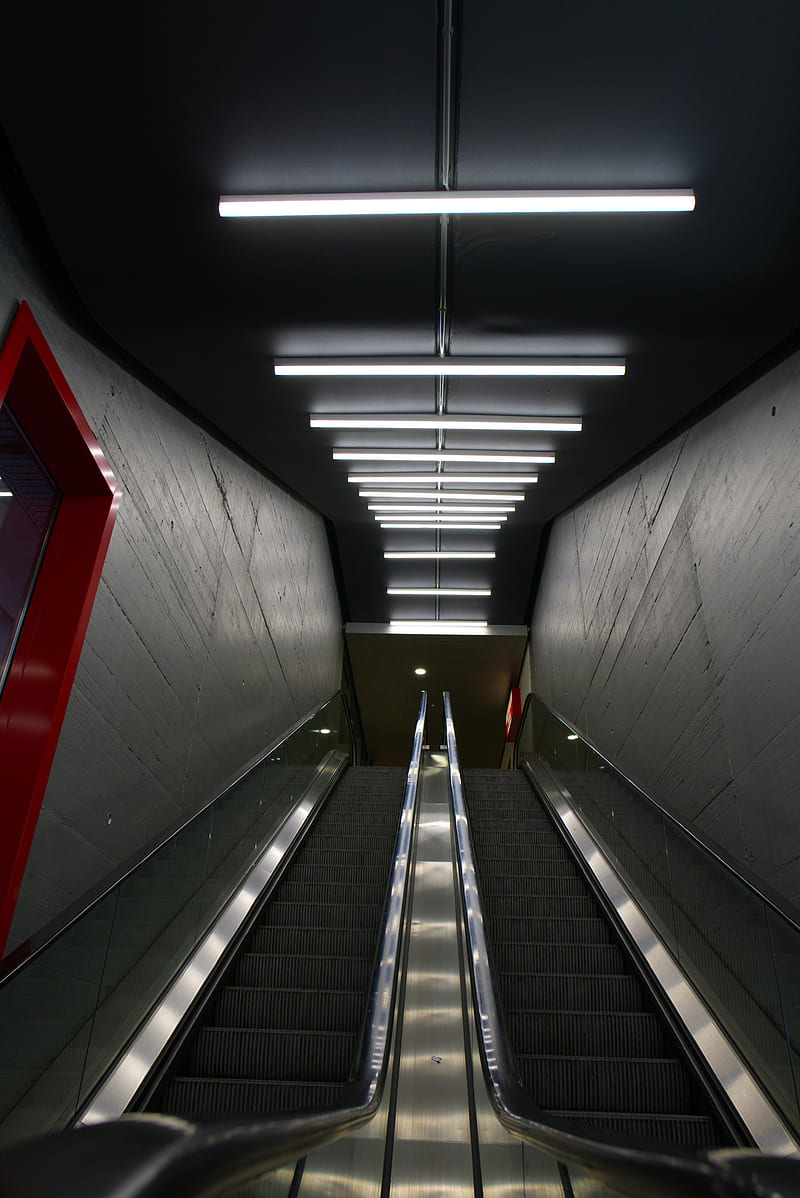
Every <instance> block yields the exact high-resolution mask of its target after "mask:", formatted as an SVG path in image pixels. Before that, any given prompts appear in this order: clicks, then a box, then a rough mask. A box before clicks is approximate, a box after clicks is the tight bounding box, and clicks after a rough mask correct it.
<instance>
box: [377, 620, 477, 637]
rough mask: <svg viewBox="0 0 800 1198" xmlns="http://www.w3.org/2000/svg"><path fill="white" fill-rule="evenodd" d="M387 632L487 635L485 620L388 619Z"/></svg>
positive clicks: (413, 634)
mask: <svg viewBox="0 0 800 1198" xmlns="http://www.w3.org/2000/svg"><path fill="white" fill-rule="evenodd" d="M389 632H394V633H403V632H405V633H408V634H409V635H412V636H441V635H444V636H487V635H488V632H489V626H488V622H487V621H486V620H390V622H389Z"/></svg>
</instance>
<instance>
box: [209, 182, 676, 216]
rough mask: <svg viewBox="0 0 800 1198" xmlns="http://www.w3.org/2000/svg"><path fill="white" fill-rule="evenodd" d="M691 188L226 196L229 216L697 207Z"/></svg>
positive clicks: (223, 202)
mask: <svg viewBox="0 0 800 1198" xmlns="http://www.w3.org/2000/svg"><path fill="white" fill-rule="evenodd" d="M694 207H695V196H694V192H693V191H692V190H691V189H688V188H666V189H657V190H654V189H652V188H651V189H647V190H641V189H638V190H634V191H619V190H610V189H607V188H601V189H599V190H580V191H573V190H569V191H406V192H393V191H388V192H349V193H330V192H328V193H321V194H317V195H223V196H220V198H219V214H220V216H223V217H281V216H283V217H286V216H311V217H315V216H316V217H320V216H442V215H447V216H471V215H483V214H486V215H538V214H548V213H564V214H581V213H583V214H585V213H612V212H615V213H632V212H692V211H693V210H694Z"/></svg>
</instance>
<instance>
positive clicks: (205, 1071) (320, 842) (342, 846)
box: [143, 766, 406, 1118]
mask: <svg viewBox="0 0 800 1198" xmlns="http://www.w3.org/2000/svg"><path fill="white" fill-rule="evenodd" d="M405 782H406V770H405V769H402V768H382V767H374V766H372V767H353V768H350V769H348V770H347V771H346V772H345V774H344V775H343V776H342V778H341V780H340V781H339V783H338V785H337V786H336V787H335V789H334V790H333V792H332V794H331V795H330V797H329V798H328V800H327V802H326V803H325V805H324V807H323V808H322V810H321V811H320V813H319V814H318V815H317V817H316V819H315V821H314V824H313V827H312V828H311V830H310V832H309V834H308V835H307V836H306V837H305V838H304V840H303V841H302V843H301V844H300V846H299V848H298V849H297V851H296V852H295V854H294V856H293V857H292V860H291V861H290V863H289V865H288V867H287V868H286V870H285V871H284V873H283V876H282V878H281V880H280V881H279V883H278V885H277V886H276V887H275V889H274V891H273V893H272V895H271V897H270V900H269V901H268V902H267V904H266V905H265V907H264V909H263V910H262V911H261V913H260V915H259V917H258V919H257V921H256V923H255V925H254V926H253V928H252V929H251V930H250V932H249V933H248V935H247V937H246V938H245V941H244V943H243V945H242V947H241V948H240V949H239V950H238V952H237V953H236V955H235V956H234V958H233V960H232V961H231V963H230V964H229V966H228V967H227V969H226V970H225V974H224V976H223V978H222V980H221V982H220V983H219V985H218V986H217V987H216V989H215V990H214V992H213V994H212V996H211V997H210V998H209V999H208V1000H207V1001H206V1003H205V1005H204V1008H203V1009H202V1011H201V1012H200V1015H199V1018H197V1019H196V1020H195V1022H194V1025H193V1027H192V1029H191V1031H190V1032H189V1034H188V1035H187V1036H186V1037H185V1039H184V1041H183V1044H182V1045H181V1048H180V1050H179V1051H178V1053H177V1054H176V1056H175V1057H174V1059H173V1061H172V1063H171V1065H170V1067H169V1069H168V1071H167V1074H166V1076H162V1078H161V1080H160V1081H159V1084H158V1086H157V1088H156V1089H155V1092H151V1096H150V1097H147V1098H145V1099H144V1100H143V1101H144V1107H145V1109H147V1110H149V1111H158V1112H160V1113H163V1114H170V1115H181V1116H185V1117H187V1118H194V1117H197V1118H211V1117H215V1116H235V1115H253V1114H256V1115H258V1114H274V1113H276V1112H279V1111H298V1110H303V1109H314V1108H331V1107H335V1106H336V1105H337V1104H338V1102H339V1099H340V1095H341V1094H342V1091H343V1089H344V1087H345V1085H346V1084H347V1082H348V1081H349V1080H350V1077H351V1073H352V1070H353V1068H354V1066H355V1064H356V1063H357V1056H358V1050H359V1047H360V1040H361V1035H362V1032H363V1026H364V1017H365V1011H366V1007H367V1003H368V998H369V993H370V987H371V982H372V976H373V971H374V966H375V959H376V953H377V950H378V947H379V943H380V935H381V932H382V928H383V916H384V906H385V900H386V893H387V886H388V883H389V879H390V875H391V868H392V863H393V859H394V846H395V838H396V835H397V829H398V824H399V820H400V813H401V809H402V804H403V796H404V789H405Z"/></svg>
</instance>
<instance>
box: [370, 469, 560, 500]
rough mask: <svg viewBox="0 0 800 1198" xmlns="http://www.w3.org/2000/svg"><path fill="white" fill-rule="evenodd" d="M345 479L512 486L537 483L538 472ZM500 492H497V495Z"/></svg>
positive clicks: (396, 483)
mask: <svg viewBox="0 0 800 1198" xmlns="http://www.w3.org/2000/svg"><path fill="white" fill-rule="evenodd" d="M347 481H348V482H349V483H356V484H357V485H358V486H361V485H362V484H365V483H369V484H374V485H376V486H402V485H406V484H407V485H408V486H410V487H416V486H419V485H420V484H422V485H423V486H424V485H427V484H430V483H436V484H445V483H456V484H458V485H459V486H465V485H466V486H473V485H475V484H479V485H481V486H514V487H521V486H527V485H528V484H533V483H538V481H539V475H538V474H434V473H433V472H432V471H431V472H430V473H428V474H413V473H410V472H409V473H408V474H348V476H347ZM499 494H500V492H498V495H499Z"/></svg>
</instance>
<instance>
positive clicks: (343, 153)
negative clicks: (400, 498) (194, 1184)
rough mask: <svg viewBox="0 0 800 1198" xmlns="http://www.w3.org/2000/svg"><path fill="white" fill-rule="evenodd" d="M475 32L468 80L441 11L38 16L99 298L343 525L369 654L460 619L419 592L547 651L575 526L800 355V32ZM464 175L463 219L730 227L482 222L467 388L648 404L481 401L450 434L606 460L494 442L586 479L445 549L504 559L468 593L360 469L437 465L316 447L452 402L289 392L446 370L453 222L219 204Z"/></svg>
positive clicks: (46, 93)
mask: <svg viewBox="0 0 800 1198" xmlns="http://www.w3.org/2000/svg"><path fill="white" fill-rule="evenodd" d="M442 3H443V4H445V3H446V0H442ZM453 23H454V37H453V41H452V46H453V49H454V58H453V64H452V71H448V70H443V69H441V66H440V62H441V58H442V52H443V47H445V46H446V45H447V44H448V43H447V39H446V38H445V37H443V34H442V29H441V21H440V13H439V10H438V9H437V4H436V2H435V0H425V2H423V0H404V3H403V4H394V5H375V4H372V3H366V2H365V0H344V3H340V4H337V5H331V4H328V3H325V4H323V3H321V2H320V0H309V2H308V3H306V4H303V5H288V4H281V5H279V4H277V3H269V2H267V3H264V2H263V0H262V2H261V3H254V2H253V0H231V2H230V3H228V4H227V5H226V6H225V7H224V9H223V10H219V9H218V8H216V7H212V6H211V5H199V6H198V5H196V6H194V7H187V6H186V5H185V4H178V3H176V2H175V0H160V2H159V3H157V4H156V3H144V4H139V5H127V6H125V5H123V6H121V7H120V6H115V5H109V4H108V3H107V0H104V2H103V3H99V2H97V0H86V2H84V3H80V2H79V3H78V4H77V5H63V4H54V3H50V4H45V5H44V6H41V5H39V6H33V5H15V6H13V11H11V12H10V13H8V14H5V16H4V42H5V44H6V46H7V47H9V48H10V52H9V53H7V54H6V56H5V61H4V65H3V71H2V72H0V124H2V126H3V128H4V130H5V133H6V135H7V138H8V140H9V143H10V145H11V148H12V151H13V154H14V156H15V158H16V160H17V162H18V164H19V167H20V169H21V172H22V174H23V176H24V178H25V180H26V182H27V184H28V187H29V189H30V191H31V193H32V196H33V199H34V202H35V204H36V206H37V207H38V210H39V212H40V214H41V216H42V218H43V220H44V222H45V225H46V227H47V230H48V232H49V235H50V237H51V238H52V241H53V244H54V246H55V248H56V251H57V253H58V255H59V256H60V258H61V261H62V262H63V264H64V266H65V268H66V270H67V272H68V274H69V276H70V278H71V280H72V282H73V284H74V286H75V288H76V290H77V292H78V294H79V296H80V297H81V299H82V300H83V302H84V303H85V305H86V306H87V308H88V309H89V311H90V313H91V314H92V316H93V317H94V318H95V320H96V321H97V322H98V323H99V325H100V326H101V327H102V328H103V329H104V330H105V332H106V333H107V334H108V335H109V336H110V337H111V338H113V339H114V340H115V341H116V342H117V343H119V344H120V345H121V346H122V347H124V349H125V350H126V351H128V352H129V353H130V354H132V355H133V356H134V357H135V358H136V359H138V360H139V361H140V362H141V363H143V364H144V365H145V366H146V367H147V368H148V369H149V370H150V371H152V372H153V373H154V374H155V375H156V376H158V377H159V378H160V379H162V380H163V381H164V382H165V383H166V384H168V385H169V387H171V388H172V389H173V390H174V391H175V392H177V394H178V395H179V396H181V397H182V399H183V400H185V401H186V402H187V403H188V404H189V405H191V406H192V407H193V408H194V409H196V410H197V412H199V413H200V414H201V415H202V416H203V417H204V418H206V419H207V420H210V421H211V422H213V423H214V424H215V425H217V426H218V427H219V428H220V429H221V430H223V432H224V433H225V434H227V436H228V437H230V438H232V439H233V441H235V442H236V443H238V444H239V445H240V446H242V447H243V448H244V449H245V450H246V451H247V453H248V454H249V455H251V457H253V458H255V459H256V460H257V461H259V462H261V463H262V464H263V465H264V466H265V467H266V468H267V469H268V470H269V471H271V472H272V473H273V474H274V475H276V476H278V477H279V478H280V479H282V480H283V481H284V482H285V483H287V484H288V485H289V486H290V487H291V488H293V489H294V490H295V491H296V492H297V493H298V494H300V495H301V496H303V497H304V498H305V499H306V500H308V502H310V503H311V504H312V505H313V506H314V507H315V508H317V509H318V510H319V511H320V512H322V513H323V514H324V515H325V516H326V517H328V518H329V520H330V521H331V522H332V525H333V528H334V530H335V542H336V545H337V546H338V554H339V558H340V565H341V577H342V580H343V590H344V603H345V615H346V618H347V619H349V620H351V621H356V622H376V623H383V622H385V621H387V620H389V619H391V618H397V617H413V618H417V617H432V616H433V615H434V613H435V607H434V605H435V603H436V600H433V599H429V598H422V597H418V598H398V597H390V596H387V594H386V588H387V586H390V585H393V586H398V585H399V586H431V585H433V584H434V582H435V581H438V583H439V585H442V586H449V587H459V586H471V587H482V588H485V589H491V591H492V594H491V597H490V598H484V599H470V600H457V599H442V600H440V601H439V615H441V616H442V617H443V618H445V617H456V616H460V617H470V618H482V619H486V620H488V621H489V622H490V624H503V625H512V624H517V625H519V624H523V623H525V622H526V621H527V620H528V618H529V616H530V611H531V602H532V586H533V583H534V578H535V569H536V561H537V553H538V548H539V544H540V538H541V534H542V530H543V529H544V528H545V526H546V525H547V523H548V522H549V521H550V520H551V519H552V518H553V517H554V516H555V515H557V514H558V513H559V512H561V511H563V510H564V509H565V508H566V507H568V506H569V505H570V504H572V503H573V502H575V501H576V500H577V499H578V498H579V497H580V496H582V495H583V494H585V493H586V492H587V491H588V490H590V489H591V488H593V487H594V486H596V485H597V484H598V483H599V482H601V481H602V480H603V479H605V478H607V477H608V476H609V475H610V474H612V473H613V472H615V471H616V470H618V469H619V468H620V467H621V466H622V465H623V464H624V463H625V462H626V461H627V460H629V459H630V458H631V457H632V456H634V455H636V454H638V453H640V452H641V451H642V450H643V449H644V448H645V447H646V446H647V445H648V444H650V443H651V442H652V441H654V440H655V439H657V438H658V437H660V436H661V435H662V434H663V433H664V432H665V431H666V430H667V429H669V428H670V427H671V426H673V425H674V424H675V423H676V422H678V421H680V420H681V419H683V418H684V417H685V416H686V415H687V414H688V413H690V412H691V411H692V410H693V409H694V408H695V407H696V406H697V405H698V404H700V403H701V402H703V401H705V400H706V399H708V398H709V397H710V396H711V395H713V394H714V393H715V392H717V391H718V390H719V389H720V388H721V387H723V386H724V385H726V384H727V383H728V382H729V381H730V380H732V379H733V378H735V376H736V375H737V374H739V373H740V372H741V371H742V370H743V369H744V368H745V367H747V366H748V365H749V364H750V363H751V362H753V360H754V359H756V358H757V357H759V356H760V355H762V354H764V353H765V352H767V351H768V350H769V349H771V348H772V347H773V346H775V345H776V344H777V343H778V342H779V341H780V340H782V339H783V338H784V337H786V336H787V335H788V334H790V333H791V332H792V331H794V330H795V329H796V328H797V327H798V325H800V288H798V286H797V279H798V276H799V275H800V221H798V219H797V214H798V211H800V153H798V145H800V72H799V71H798V70H797V54H798V46H799V45H800V5H798V4H797V2H796V0H766V2H765V3H762V4H760V5H758V6H755V5H752V4H749V3H744V2H743V0H707V2H706V3H702V4H698V3H697V0H691V2H690V0H675V2H673V3H672V4H669V5H648V4H642V3H641V0H635V2H634V0H616V2H615V3H613V4H610V5H598V4H597V3H594V2H590V0H575V2H574V3H572V4H568V5H561V6H555V5H544V4H536V3H531V2H530V0H493V2H492V3H491V4H489V3H487V2H486V0H483V2H481V3H478V2H477V0H456V2H455V4H454V7H453ZM448 87H449V92H448ZM448 97H449V98H448ZM448 113H449V115H450V116H451V117H452V135H451V137H450V138H448V137H447V132H446V129H445V128H444V127H443V117H444V116H445V115H447V114H448ZM446 150H449V151H451V152H452V162H453V174H452V179H451V182H452V185H453V186H454V188H455V189H456V190H469V189H479V188H492V189H523V188H533V189H551V188H637V189H638V188H693V189H694V191H695V193H696V196H697V207H696V211H694V212H692V213H683V214H664V215H641V214H640V215H600V216H598V215H595V216H574V215H572V216H564V215H562V216H463V217H456V218H453V219H452V220H451V222H450V224H449V231H448V232H447V235H446V239H445V250H446V268H445V271H444V292H443V295H444V299H445V301H446V328H445V341H446V346H445V348H446V350H447V352H448V354H449V355H451V356H458V355H490V356H496V355H559V354H567V355H571V356H576V355H602V356H607V355H611V356H624V357H625V359H626V361H627V373H626V375H625V377H624V378H607V379H602V378H601V379H590V378H576V379H569V378H565V379H558V378H555V379H547V378H542V379H524V378H523V379H503V380H494V381H493V380H491V379H460V380H451V381H450V382H449V384H448V385H447V387H446V389H445V392H444V402H445V403H446V410H447V412H448V413H452V414H456V415H457V414H466V413H478V414H492V413H495V414H503V415H515V414H516V415H530V414H536V413H539V414H547V415H553V416H558V415H568V416H580V417H582V418H583V421H584V431H583V432H582V433H580V434H565V433H559V434H553V433H551V434H528V433H526V434H522V433H493V434H489V435H487V436H485V437H483V439H482V441H481V444H483V445H488V446H492V447H494V448H497V449H506V450H514V451H519V450H522V449H530V450H542V451H554V452H555V454H556V464H555V465H553V466H543V467H541V469H540V470H539V477H540V482H539V483H538V484H537V485H536V486H533V487H531V488H529V489H528V491H527V498H526V499H525V501H524V502H523V503H522V504H521V505H519V506H518V508H517V510H516V512H514V513H513V514H512V515H511V516H510V518H509V520H508V526H507V527H505V528H504V529H503V530H502V531H500V532H495V533H489V532H480V533H466V532H462V533H458V532H453V531H451V532H445V533H442V534H441V540H440V542H439V544H440V545H441V546H442V547H444V548H451V547H456V548H458V547H460V546H463V545H466V544H468V545H469V547H470V548H475V549H481V548H484V549H492V550H494V551H495V552H496V558H495V560H494V561H492V562H490V563H472V564H470V563H464V562H460V563H442V564H441V567H440V569H439V572H438V578H437V574H436V570H435V567H434V566H432V565H431V564H430V563H422V562H420V563H414V564H406V563H399V562H387V561H385V560H384V558H383V556H382V555H383V551H384V550H385V549H387V548H395V549H404V548H406V549H413V548H416V547H418V546H419V545H423V544H424V545H425V546H428V547H433V545H434V537H435V536H436V535H437V534H434V533H421V532H419V531H415V532H404V531H403V532H401V531H395V532H389V531H381V530H380V529H379V528H378V527H377V525H376V523H375V520H374V519H373V514H372V513H371V512H369V511H367V509H366V502H365V501H364V500H361V499H359V498H358V496H357V493H356V488H355V487H353V486H350V485H348V483H347V482H346V481H345V480H346V475H347V467H346V466H345V465H343V464H342V463H335V462H333V461H332V458H331V450H332V448H333V447H334V446H337V445H338V446H340V447H341V446H356V445H359V444H370V445H377V444H381V445H383V446H385V447H392V446H394V447H397V446H399V445H401V444H402V445H407V446H410V447H411V446H416V447H426V448H431V449H432V448H435V447H436V440H435V434H432V433H430V432H417V433H412V434H400V433H397V432H385V433H379V434H368V433H363V432H358V433H354V432H323V431H319V430H310V429H309V415H310V414H312V413H324V412H377V411H392V412H395V413H397V412H401V413H402V412H412V411H416V412H427V413H434V412H435V411H436V404H437V382H436V380H435V379H434V380H430V379H429V380H424V379H423V380H420V379H411V380H402V379H397V380H379V381H378V382H377V383H376V382H375V381H370V380H356V381H353V380H347V379H286V378H276V377H275V374H274V371H273V361H274V359H275V357H282V356H294V355H321V354H328V355H332V356H343V355H379V354H380V355H386V354H419V355H431V354H433V353H434V352H435V350H436V348H437V341H436V334H437V319H438V312H439V303H440V278H439V263H440V254H441V246H442V240H441V239H442V230H441V225H440V220H439V218H438V217H435V216H419V217H380V218H340V219H330V218H328V219H326V218H314V219H286V220H274V221H258V220H243V221H232V220H231V221H228V220H222V219H221V218H220V217H219V215H218V213H217V200H218V197H219V195H220V194H239V193H317V192H344V191H347V192H351V191H363V192H373V191H388V190H392V191H408V190H431V189H436V188H439V187H440V186H441V185H442V182H443V154H444V152H445V151H446ZM446 447H447V448H448V449H458V448H465V447H466V448H477V447H478V441H477V440H476V434H474V433H467V432H453V433H448V434H447V436H446ZM362 469H364V467H362ZM448 469H451V468H449V467H446V468H445V473H447V471H448ZM451 472H452V470H451Z"/></svg>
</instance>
